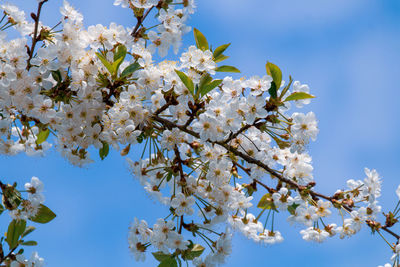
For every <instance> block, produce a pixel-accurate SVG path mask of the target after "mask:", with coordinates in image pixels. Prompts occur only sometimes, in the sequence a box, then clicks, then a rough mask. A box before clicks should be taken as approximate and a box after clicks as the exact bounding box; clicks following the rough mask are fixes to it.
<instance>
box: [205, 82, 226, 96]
mask: <svg viewBox="0 0 400 267" xmlns="http://www.w3.org/2000/svg"><path fill="white" fill-rule="evenodd" d="M221 83H222V80H214V81H212V82H210V83H209V84H207V85H205V86H204V87H203V89H201V90H200V95H201V96H205V95H206V94H207V93H209V92H211V91H212V90H213V89H214V88H215V87H217V86H218V85H220V84H221Z"/></svg>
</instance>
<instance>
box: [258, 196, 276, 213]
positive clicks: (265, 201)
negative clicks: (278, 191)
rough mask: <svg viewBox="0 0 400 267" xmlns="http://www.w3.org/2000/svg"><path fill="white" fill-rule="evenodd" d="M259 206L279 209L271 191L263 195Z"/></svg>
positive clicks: (267, 208) (266, 208)
mask: <svg viewBox="0 0 400 267" xmlns="http://www.w3.org/2000/svg"><path fill="white" fill-rule="evenodd" d="M257 208H260V209H265V210H271V209H272V210H275V211H277V209H276V206H275V204H274V200H273V199H272V195H271V194H270V193H267V194H265V195H263V196H262V197H261V199H260V201H259V202H258V204H257Z"/></svg>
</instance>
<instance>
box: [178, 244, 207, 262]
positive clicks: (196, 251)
mask: <svg viewBox="0 0 400 267" xmlns="http://www.w3.org/2000/svg"><path fill="white" fill-rule="evenodd" d="M203 251H204V247H203V246H201V245H199V244H195V245H194V246H193V247H192V248H191V249H190V250H189V251H188V252H186V251H185V252H186V253H184V257H182V258H183V259H184V260H193V259H194V258H197V257H200V256H201V254H202V253H203Z"/></svg>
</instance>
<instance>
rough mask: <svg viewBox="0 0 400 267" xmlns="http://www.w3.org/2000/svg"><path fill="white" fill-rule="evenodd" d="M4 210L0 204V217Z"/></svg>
mask: <svg viewBox="0 0 400 267" xmlns="http://www.w3.org/2000/svg"><path fill="white" fill-rule="evenodd" d="M4 210H5V208H4V206H3V205H2V204H0V215H1V214H2V213H3V211H4Z"/></svg>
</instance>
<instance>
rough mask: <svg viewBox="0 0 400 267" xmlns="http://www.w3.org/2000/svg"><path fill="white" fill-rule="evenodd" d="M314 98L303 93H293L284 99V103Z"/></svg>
mask: <svg viewBox="0 0 400 267" xmlns="http://www.w3.org/2000/svg"><path fill="white" fill-rule="evenodd" d="M314 97H315V96H313V95H310V94H307V93H305V92H294V93H292V94H291V95H290V96H288V97H286V99H285V101H284V102H286V101H293V100H302V99H308V98H314Z"/></svg>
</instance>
